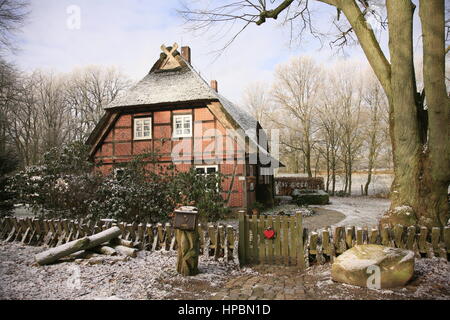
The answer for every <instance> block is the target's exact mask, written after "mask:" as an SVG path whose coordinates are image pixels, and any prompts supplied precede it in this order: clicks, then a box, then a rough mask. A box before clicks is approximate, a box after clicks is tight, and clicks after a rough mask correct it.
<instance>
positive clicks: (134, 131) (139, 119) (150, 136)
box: [133, 117, 153, 140]
mask: <svg viewBox="0 0 450 320" xmlns="http://www.w3.org/2000/svg"><path fill="white" fill-rule="evenodd" d="M144 121H150V132H149V134H150V135H148V136H145V135H144V132H145V131H144V130H143V131H142V133H143V136H142V137H138V136H137V127H138V122H144ZM143 125H144V124H142V126H143ZM152 130H153V124H152V117H145V118H134V129H133V139H134V140H150V139H152Z"/></svg>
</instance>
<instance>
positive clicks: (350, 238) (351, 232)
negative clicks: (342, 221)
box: [345, 227, 355, 249]
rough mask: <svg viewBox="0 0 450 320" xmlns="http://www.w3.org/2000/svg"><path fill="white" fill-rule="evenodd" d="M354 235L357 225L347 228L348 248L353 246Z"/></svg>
mask: <svg viewBox="0 0 450 320" xmlns="http://www.w3.org/2000/svg"><path fill="white" fill-rule="evenodd" d="M354 235H355V227H347V228H345V244H346V245H347V249H350V248H351V247H353V238H354Z"/></svg>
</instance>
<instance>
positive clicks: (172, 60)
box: [159, 43, 181, 70]
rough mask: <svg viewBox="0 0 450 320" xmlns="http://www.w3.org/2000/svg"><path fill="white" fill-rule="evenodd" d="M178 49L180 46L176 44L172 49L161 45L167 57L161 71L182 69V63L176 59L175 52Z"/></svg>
mask: <svg viewBox="0 0 450 320" xmlns="http://www.w3.org/2000/svg"><path fill="white" fill-rule="evenodd" d="M177 49H178V44H177V43H174V44H173V46H172V47H169V48H167V47H166V46H165V45H161V50H162V52H163V53H164V54H165V55H166V58H165V59H164V61H163V62H162V64H161V66H160V67H159V69H161V70H170V69H175V68H178V67H181V64H180V61H179V60H178V59H177V58H176V56H175V52H176V51H177Z"/></svg>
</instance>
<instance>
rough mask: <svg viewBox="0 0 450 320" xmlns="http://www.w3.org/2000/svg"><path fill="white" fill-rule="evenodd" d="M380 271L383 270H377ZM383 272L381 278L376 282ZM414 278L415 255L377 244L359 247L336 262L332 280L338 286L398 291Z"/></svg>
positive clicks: (408, 251)
mask: <svg viewBox="0 0 450 320" xmlns="http://www.w3.org/2000/svg"><path fill="white" fill-rule="evenodd" d="M374 266H377V267H379V269H378V268H377V267H374ZM377 270H379V271H380V272H379V274H380V278H379V281H378V282H376V281H375V280H374V279H375V278H374V277H375V275H376V274H377ZM413 274H414V252H412V251H410V250H404V249H398V248H390V247H385V246H380V245H375V244H364V245H359V246H355V247H353V248H351V249H349V250H347V251H345V252H344V253H342V254H341V255H340V256H338V257H337V258H336V260H335V261H334V263H333V265H332V267H331V278H332V279H333V280H334V281H337V282H343V283H347V284H351V285H356V286H361V287H368V281H367V280H368V279H369V277H370V281H369V285H370V286H371V287H372V286H373V287H376V285H374V284H379V285H380V288H394V287H400V286H404V285H405V284H406V283H407V282H408V281H409V280H410V279H411V278H412V276H413Z"/></svg>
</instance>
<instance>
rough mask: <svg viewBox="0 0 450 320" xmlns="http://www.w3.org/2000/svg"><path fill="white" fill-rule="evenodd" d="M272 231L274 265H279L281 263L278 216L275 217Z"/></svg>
mask: <svg viewBox="0 0 450 320" xmlns="http://www.w3.org/2000/svg"><path fill="white" fill-rule="evenodd" d="M274 230H275V243H274V251H275V252H274V263H275V264H280V263H282V259H281V222H280V216H276V217H275V224H274Z"/></svg>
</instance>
